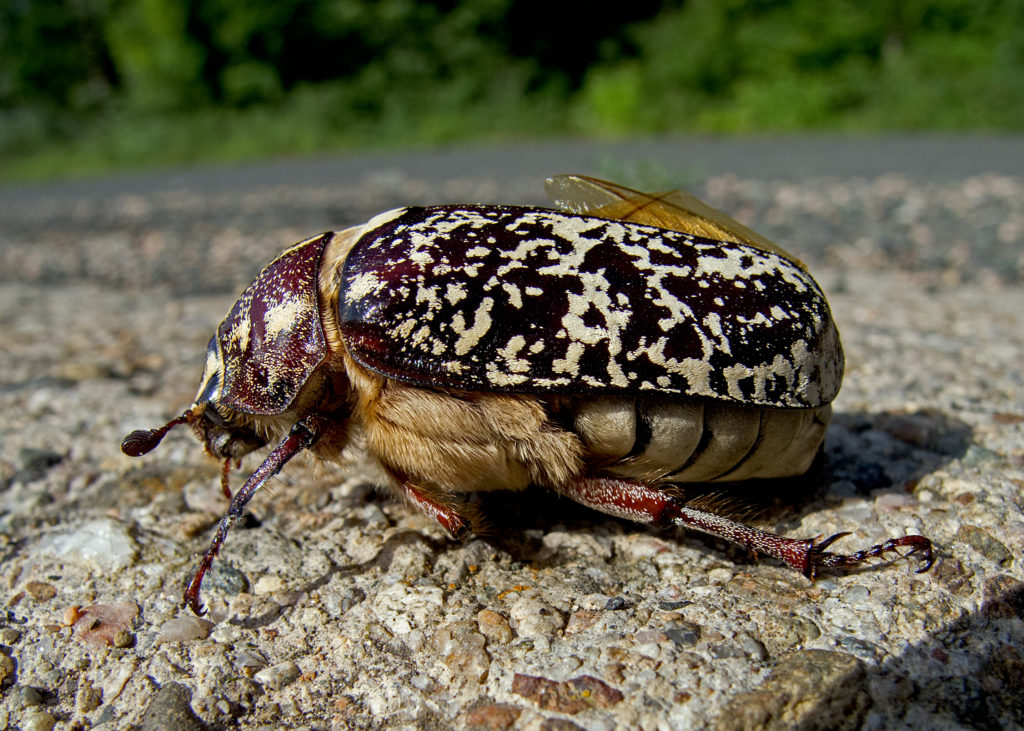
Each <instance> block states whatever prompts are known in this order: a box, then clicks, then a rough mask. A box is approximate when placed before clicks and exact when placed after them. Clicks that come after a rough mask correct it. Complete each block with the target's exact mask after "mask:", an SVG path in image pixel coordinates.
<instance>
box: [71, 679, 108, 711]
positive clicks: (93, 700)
mask: <svg viewBox="0 0 1024 731" xmlns="http://www.w3.org/2000/svg"><path fill="white" fill-rule="evenodd" d="M102 703H103V691H101V690H100V689H99V688H95V687H93V684H92V683H90V682H89V681H88V680H83V681H82V682H81V683H80V684H79V686H78V695H77V697H76V698H75V710H76V711H78V712H79V713H82V714H85V713H90V712H92V711H95V710H96V709H97V708H99V707H100V705H101V704H102Z"/></svg>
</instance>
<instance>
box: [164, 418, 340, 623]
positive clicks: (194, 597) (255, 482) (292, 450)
mask: <svg viewBox="0 0 1024 731" xmlns="http://www.w3.org/2000/svg"><path fill="white" fill-rule="evenodd" d="M320 423H322V422H321V421H320V419H317V418H316V417H315V416H310V417H306V418H305V419H303V420H302V421H300V422H298V423H296V424H295V426H293V427H292V429H291V431H290V432H289V433H288V436H286V437H285V438H284V439H282V440H281V443H280V444H278V445H277V446H276V447H275V448H274V451H273V452H271V453H270V454H268V455H267V458H266V459H265V460H263V464H261V465H260V466H259V467H257V468H256V471H255V472H253V473H252V474H251V475H249V479H248V480H246V481H245V484H244V485H242V487H241V488H240V489H239V490H238V492H236V493H235V496H234V497H233V498H232V499H231V505H230V506H229V507H228V512H227V513H226V514H225V515H224V517H223V518H221V519H220V523H219V524H218V525H217V533H216V535H214V537H213V542H212V543H211V544H210V548H209V549H208V550H207V551H206V554H205V555H204V556H203V558H202V560H201V561H200V562H199V567H198V568H197V569H196V572H195V574H194V575H193V576H192V581H191V582H189V585H188V588H187V589H185V595H184V597H183V598H182V599H183V603H184V604H185V605H186V606H187V607H189V608H190V609H191V610H192V611H193V612H194V613H195V614H196V616H199V617H201V616H203V614H204V613H205V611H204V610H203V605H202V603H201V602H200V601H199V587H200V586H201V585H202V583H203V576H205V575H206V572H207V571H209V570H210V566H211V565H213V559H214V557H215V556H216V555H217V554H218V553H219V552H220V547H221V546H222V545H224V539H225V538H227V535H228V530H229V529H230V528H231V526H232V525H233V524H234V522H235V521H236V520H238V519H239V518H240V517H242V513H243V512H245V506H246V505H248V504H249V501H250V500H252V498H253V495H255V494H256V491H257V490H259V489H260V488H261V487H263V485H264V484H266V482H267V480H269V479H270V478H271V477H273V476H274V475H276V474H277V473H278V472H280V471H281V468H282V467H284V465H285V463H287V462H288V460H290V459H291V458H292V457H294V456H295V455H296V454H298V453H299V452H301V451H302V450H303V449H306V448H308V447H311V446H313V444H315V443H316V440H317V439H319V438H320Z"/></svg>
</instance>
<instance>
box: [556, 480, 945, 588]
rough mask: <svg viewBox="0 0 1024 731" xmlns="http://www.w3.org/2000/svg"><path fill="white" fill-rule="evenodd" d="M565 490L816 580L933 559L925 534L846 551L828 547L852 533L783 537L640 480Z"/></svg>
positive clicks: (580, 484)
mask: <svg viewBox="0 0 1024 731" xmlns="http://www.w3.org/2000/svg"><path fill="white" fill-rule="evenodd" d="M560 492H562V493H563V494H564V495H565V496H566V497H570V498H572V499H573V500H575V501H577V502H579V503H582V504H583V505H586V506H588V507H591V508H594V509H595V510H600V511H601V512H603V513H609V514H610V515H615V516H617V517H620V518H628V519H630V520H635V521H636V522H638V523H646V524H648V525H653V526H662V527H667V526H669V525H678V526H681V527H683V528H690V529H692V530H698V531H701V532H702V533H707V534H709V535H712V536H715V537H717V538H723V539H725V540H727V541H731V542H732V543H736V544H739V545H741V546H745V547H747V548H748V549H750V550H751V551H754V552H755V553H761V554H764V555H766V556H771V557H773V558H777V559H779V560H781V561H783V562H785V563H786V565H787V566H791V567H792V568H794V569H796V570H797V571H799V572H800V573H802V574H803V575H804V576H806V577H808V578H810V579H813V578H814V577H815V576H816V575H817V573H818V571H819V570H821V569H831V568H851V567H854V566H859V565H861V564H863V563H865V562H867V561H868V560H869V559H872V558H884V557H885V556H886V554H890V553H895V554H896V555H906V556H912V555H919V556H920V557H921V560H922V561H923V563H924V565H923V566H922V567H921V568H920V569H918V573H921V572H922V571H927V570H928V569H929V568H931V565H932V562H933V558H932V544H931V541H929V540H928V539H927V538H925V537H924V536H904V537H902V538H890V539H889V540H888V541H886V542H885V543H880V544H879V545H877V546H872V547H871V548H868V549H865V550H863V551H858V552H856V553H852V554H849V555H842V554H835V553H828V552H826V551H825V549H826V548H828V547H829V546H830V545H832V544H833V543H834V542H835V541H837V540H839V539H840V538H842V537H843V536H845V535H848V534H846V533H837V534H836V535H834V536H832V537H831V538H826V539H825V540H820V538H821V537H820V536H819V537H817V538H809V539H804V540H800V539H795V538H783V537H782V536H777V535H775V534H773V533H766V532H765V531H761V530H757V529H756V528H751V527H750V526H747V525H744V524H743V523H737V522H736V521H734V520H729V519H728V518H723V517H722V516H720V515H715V514H714V513H709V512H707V511H704V510H698V509H695V508H689V507H686V506H685V505H680V504H679V503H678V502H677V501H675V500H673V499H672V497H671V496H669V495H667V494H665V493H664V492H662V491H660V490H658V489H656V488H654V487H650V486H648V485H641V484H639V483H635V482H627V481H625V480H616V479H612V478H602V477H584V478H580V479H577V480H575V481H573V482H572V483H570V484H569V485H568V486H566V487H564V488H563V489H562V490H561V491H560ZM904 547H906V548H909V549H910V550H909V551H907V553H906V554H900V552H899V550H898V549H900V548H904Z"/></svg>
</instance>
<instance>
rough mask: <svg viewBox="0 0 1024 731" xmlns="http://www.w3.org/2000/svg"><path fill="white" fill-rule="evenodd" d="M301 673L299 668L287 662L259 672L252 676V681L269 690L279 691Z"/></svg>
mask: <svg viewBox="0 0 1024 731" xmlns="http://www.w3.org/2000/svg"><path fill="white" fill-rule="evenodd" d="M301 673H302V671H301V670H299V666H298V665H296V664H295V663H293V662H291V661H290V660H288V661H286V662H281V663H278V664H277V665H272V666H271V667H269V668H264V669H263V670H260V671H259V672H258V673H256V674H255V675H254V676H253V679H254V680H256V682H257V683H259V684H260V685H263V686H266V687H267V688H270V689H271V690H281V688H284V687H285V686H286V685H289V684H290V683H292V682H294V681H295V680H296V679H298V677H299V675H301Z"/></svg>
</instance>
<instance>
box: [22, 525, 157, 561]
mask: <svg viewBox="0 0 1024 731" xmlns="http://www.w3.org/2000/svg"><path fill="white" fill-rule="evenodd" d="M36 550H37V551H38V552H39V553H41V554H43V555H48V556H52V557H54V558H57V559H61V560H64V561H68V562H69V563H73V564H79V565H82V566H86V567H88V568H92V569H97V570H99V571H118V570H120V569H124V568H127V567H128V566H131V565H132V564H133V563H135V559H136V557H137V556H138V551H139V547H138V544H137V543H136V542H135V540H134V539H133V538H132V537H131V535H129V533H128V529H127V527H126V526H125V524H124V523H120V522H118V521H116V520H110V519H108V518H101V519H98V520H91V521H89V522H88V523H83V524H82V525H79V526H78V527H77V528H74V529H73V530H71V531H68V532H64V533H54V534H51V535H48V536H46V537H44V538H43V539H42V540H40V541H39V543H38V544H37V546H36Z"/></svg>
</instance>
